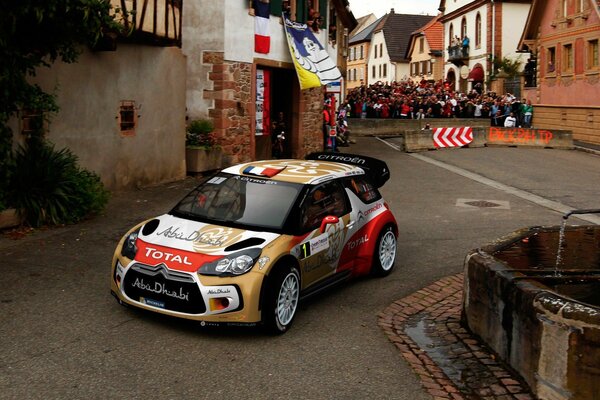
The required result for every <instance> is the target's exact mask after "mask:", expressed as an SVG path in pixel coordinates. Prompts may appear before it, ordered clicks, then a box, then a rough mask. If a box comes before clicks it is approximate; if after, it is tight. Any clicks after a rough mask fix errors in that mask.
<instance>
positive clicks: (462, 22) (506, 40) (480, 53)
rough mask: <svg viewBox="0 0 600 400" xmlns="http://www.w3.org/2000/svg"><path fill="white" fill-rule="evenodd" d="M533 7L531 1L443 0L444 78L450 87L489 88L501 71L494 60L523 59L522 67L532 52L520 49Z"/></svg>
mask: <svg viewBox="0 0 600 400" xmlns="http://www.w3.org/2000/svg"><path fill="white" fill-rule="evenodd" d="M530 7H531V1H530V0H529V1H528V0H514V1H510V0H509V1H494V0H441V2H440V8H439V9H440V11H441V12H442V13H443V16H442V18H441V22H442V23H443V24H444V44H445V48H446V54H445V65H444V77H445V79H446V80H447V81H448V82H450V86H451V87H453V88H454V89H456V90H460V91H468V90H471V89H473V88H475V87H478V84H481V86H482V87H485V85H486V84H487V83H489V82H490V78H493V77H494V74H495V73H497V71H494V68H493V62H492V60H493V59H495V60H496V61H497V62H499V61H501V60H502V59H504V58H507V59H510V60H519V61H520V62H521V69H522V68H523V66H524V65H525V63H526V62H527V59H528V58H529V54H528V53H517V48H518V45H519V40H520V37H521V34H522V32H523V29H524V27H525V22H526V21H527V15H528V13H529V9H530ZM465 37H467V38H468V46H466V47H464V46H463V39H464V38H465Z"/></svg>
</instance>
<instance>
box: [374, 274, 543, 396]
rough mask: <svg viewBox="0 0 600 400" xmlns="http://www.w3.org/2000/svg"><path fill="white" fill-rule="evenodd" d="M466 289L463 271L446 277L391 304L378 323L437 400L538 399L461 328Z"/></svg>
mask: <svg viewBox="0 0 600 400" xmlns="http://www.w3.org/2000/svg"><path fill="white" fill-rule="evenodd" d="M462 288H463V274H462V273H460V274H457V275H453V276H449V277H446V278H443V279H441V280H439V281H437V282H435V283H433V284H431V285H429V286H427V287H425V288H423V289H421V290H419V291H417V292H415V293H413V294H412V295H410V296H408V297H405V298H403V299H400V300H397V301H395V302H394V303H392V304H391V305H390V306H388V307H387V308H386V309H385V310H384V311H382V312H381V313H380V314H379V322H378V324H379V326H380V327H381V329H383V331H384V332H385V334H386V335H387V337H388V339H389V340H390V341H391V342H392V343H393V344H394V345H395V346H396V348H397V349H398V350H399V351H400V353H401V354H402V356H403V357H404V359H405V360H406V361H407V362H408V364H409V365H410V366H411V368H412V369H413V371H414V372H415V373H416V374H417V375H418V376H419V379H420V380H421V385H422V386H423V388H424V389H425V390H426V391H427V393H429V394H430V395H431V396H433V398H434V399H435V400H446V399H451V400H469V399H505V400H534V399H535V397H534V396H533V395H532V394H531V391H530V389H529V387H528V386H527V385H526V384H525V383H524V381H523V380H522V379H521V377H520V376H519V375H518V374H516V373H515V372H514V371H512V370H511V369H510V368H509V367H508V366H506V365H504V364H503V363H502V362H501V361H500V360H498V359H497V358H496V356H495V355H494V354H493V353H492V351H491V350H489V349H488V348H487V347H486V346H485V344H482V343H480V342H479V340H478V339H477V338H476V337H475V336H473V335H471V333H470V332H469V331H467V330H466V329H465V328H463V327H462V325H461V320H460V315H461V310H462ZM411 333H412V335H411ZM417 342H419V343H417Z"/></svg>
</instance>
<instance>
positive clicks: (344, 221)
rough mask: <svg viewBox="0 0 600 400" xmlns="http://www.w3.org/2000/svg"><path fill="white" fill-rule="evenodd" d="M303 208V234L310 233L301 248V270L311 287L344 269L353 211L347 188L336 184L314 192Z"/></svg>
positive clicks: (301, 214) (301, 222) (309, 193)
mask: <svg viewBox="0 0 600 400" xmlns="http://www.w3.org/2000/svg"><path fill="white" fill-rule="evenodd" d="M300 208H301V210H300V218H301V220H300V225H301V227H302V228H301V230H302V232H305V234H306V233H308V234H307V236H306V237H305V238H304V240H303V242H302V243H301V244H300V268H301V269H302V277H303V278H302V282H303V287H308V286H310V285H312V284H314V283H316V282H319V281H321V280H323V279H325V278H327V277H329V276H332V275H333V274H335V273H336V272H339V271H340V270H341V269H343V268H344V266H343V265H340V263H339V261H340V255H341V254H342V251H343V248H344V243H345V241H346V236H347V233H348V221H349V220H350V215H349V211H350V207H349V201H348V198H347V196H346V193H345V191H344V188H343V186H342V185H341V183H340V182H339V181H337V180H333V181H329V182H325V183H323V184H320V185H316V186H315V187H313V188H311V190H310V191H309V192H308V195H307V196H306V198H305V200H304V201H303V203H302V204H301V205H300ZM332 217H334V218H332Z"/></svg>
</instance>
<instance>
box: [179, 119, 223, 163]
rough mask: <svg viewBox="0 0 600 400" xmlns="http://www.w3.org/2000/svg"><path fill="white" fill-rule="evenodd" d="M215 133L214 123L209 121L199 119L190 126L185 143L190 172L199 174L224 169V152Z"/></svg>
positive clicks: (186, 160) (186, 159)
mask: <svg viewBox="0 0 600 400" xmlns="http://www.w3.org/2000/svg"><path fill="white" fill-rule="evenodd" d="M213 131H214V126H213V123H212V121H210V120H208V119H197V120H194V121H192V122H191V123H190V124H189V125H188V127H187V130H186V141H185V162H186V165H187V171H188V172H192V173H199V172H205V171H211V170H215V169H219V168H221V167H222V164H223V152H222V150H221V146H219V145H218V144H217V143H216V141H215V137H214V134H213Z"/></svg>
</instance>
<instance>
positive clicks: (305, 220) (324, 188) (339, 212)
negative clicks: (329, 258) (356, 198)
mask: <svg viewBox="0 0 600 400" xmlns="http://www.w3.org/2000/svg"><path fill="white" fill-rule="evenodd" d="M301 210H302V227H303V231H309V230H313V229H317V228H318V227H319V226H321V222H322V221H323V218H325V217H326V216H328V215H334V216H336V217H342V216H343V215H345V214H347V213H348V205H347V203H346V196H345V193H344V191H343V189H342V187H341V186H340V185H339V183H338V182H337V181H332V182H327V183H324V184H322V185H319V186H317V187H315V188H314V189H312V190H311V191H310V192H309V193H308V196H306V200H305V201H304V203H303V204H302V206H301Z"/></svg>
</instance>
